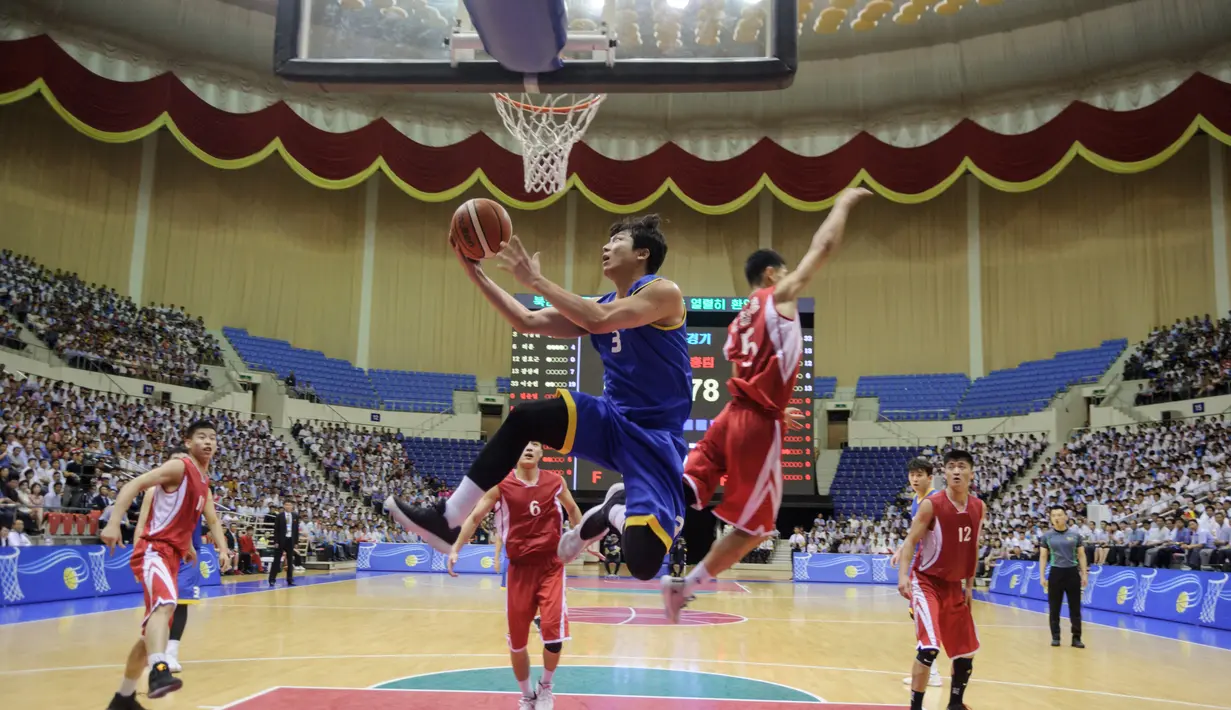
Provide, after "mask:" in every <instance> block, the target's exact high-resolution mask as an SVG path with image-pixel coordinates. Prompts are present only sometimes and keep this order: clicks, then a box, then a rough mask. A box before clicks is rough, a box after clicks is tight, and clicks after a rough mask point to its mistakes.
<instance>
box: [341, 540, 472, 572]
mask: <svg viewBox="0 0 1231 710" xmlns="http://www.w3.org/2000/svg"><path fill="white" fill-rule="evenodd" d="M495 554H496V546H495V545H467V546H465V547H463V548H462V551H461V552H460V553H459V554H458V556H457V564H456V565H454V566H453V571H454V572H457V573H458V574H496V560H495ZM355 567H356V569H359V570H368V571H372V572H444V571H446V570H447V569H448V555H445V554H443V553H440V552H437V551H436V550H433V549H432V548H431V547H430V546H428V545H426V544H424V543H422V542H411V543H392V542H361V543H359V560H358V563H357V564H356V565H355Z"/></svg>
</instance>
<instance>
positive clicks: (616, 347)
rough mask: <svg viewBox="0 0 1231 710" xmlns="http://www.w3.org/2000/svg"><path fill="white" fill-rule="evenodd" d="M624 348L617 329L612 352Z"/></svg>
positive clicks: (614, 333)
mask: <svg viewBox="0 0 1231 710" xmlns="http://www.w3.org/2000/svg"><path fill="white" fill-rule="evenodd" d="M623 348H624V346H623V344H621V343H620V331H618V330H617V331H614V332H612V334H611V352H612V353H618V352H620V350H622V349H623ZM536 515H537V513H536Z"/></svg>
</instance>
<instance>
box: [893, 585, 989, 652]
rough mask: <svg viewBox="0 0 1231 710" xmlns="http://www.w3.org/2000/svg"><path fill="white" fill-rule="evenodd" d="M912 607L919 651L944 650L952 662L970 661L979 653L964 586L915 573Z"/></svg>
mask: <svg viewBox="0 0 1231 710" xmlns="http://www.w3.org/2000/svg"><path fill="white" fill-rule="evenodd" d="M910 586H911V599H910V606H911V609H912V610H914V612H915V638H917V639H918V640H919V643H918V645H916V648H920V649H923V648H930V649H936V650H940V649H941V648H944V649H945V655H947V656H949V658H970V657H971V656H974V655H975V654H976V653H978V651H979V632H978V631H976V630H975V620H974V617H973V616H971V614H970V607H969V606H967V605H966V592H965V590H963V589H962V583H961V582H950V581H948V580H944V579H937V578H935V577H929V576H928V575H926V574H919V573H918V572H915V573H913V574H912V575H911V577H910Z"/></svg>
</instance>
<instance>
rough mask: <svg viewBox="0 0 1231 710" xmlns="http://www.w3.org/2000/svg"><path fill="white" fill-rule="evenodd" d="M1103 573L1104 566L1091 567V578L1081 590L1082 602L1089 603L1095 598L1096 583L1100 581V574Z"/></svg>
mask: <svg viewBox="0 0 1231 710" xmlns="http://www.w3.org/2000/svg"><path fill="white" fill-rule="evenodd" d="M1102 573H1103V568H1102V567H1091V568H1090V572H1089V580H1088V581H1087V584H1086V588H1085V589H1083V590H1082V591H1081V603H1082V604H1089V603H1090V601H1091V600H1092V599H1094V585H1095V584H1097V583H1098V578H1099V575H1100V574H1102Z"/></svg>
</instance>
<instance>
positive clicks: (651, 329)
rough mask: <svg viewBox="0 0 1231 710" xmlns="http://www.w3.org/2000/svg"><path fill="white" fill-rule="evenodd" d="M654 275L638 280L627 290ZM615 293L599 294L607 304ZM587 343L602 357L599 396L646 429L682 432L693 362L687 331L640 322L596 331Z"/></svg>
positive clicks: (688, 407)
mask: <svg viewBox="0 0 1231 710" xmlns="http://www.w3.org/2000/svg"><path fill="white" fill-rule="evenodd" d="M657 280H658V277H657V276H655V275H653V274H649V275H647V276H643V277H641V278H639V279H637V280H636V281H635V282H634V283H633V286H632V288H631V289H629V292H628V295H629V296H632V295H633V294H635V293H637V292H638V291H640V290H641V289H643V288H645V287H646V286H649V285H650V284H651V283H653V282H654V281H657ZM615 298H616V294H615V293H614V292H612V293H609V294H607V295H606V296H603V297H602V298H600V299H598V302H599V303H611V302H612V301H614V300H615ZM590 342H591V344H593V345H594V349H595V350H597V351H598V355H599V357H600V358H602V361H603V369H604V372H603V396H605V397H606V398H607V399H608V400H610V401H611V403H612V404H614V405H615V406H616V408H617V409H619V410H620V412H621V413H623V414H624V416H625V417H627V418H628V420H629V421H631V422H633V423H634V424H637V425H639V426H643V427H646V428H647V429H667V430H673V431H683V429H684V421H685V420H686V419H688V413H689V412H690V411H692V365H691V364H690V363H689V360H688V331H687V329H686V328H685V327H684V323H683V321H681V322H680V324H679V325H678V326H674V327H670V328H668V327H665V326H659V325H643V326H641V327H639V328H626V329H624V330H617V331H615V332H613V333H596V334H593V335H591V336H590Z"/></svg>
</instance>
